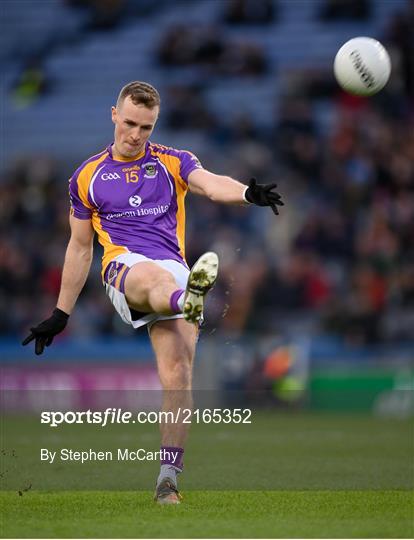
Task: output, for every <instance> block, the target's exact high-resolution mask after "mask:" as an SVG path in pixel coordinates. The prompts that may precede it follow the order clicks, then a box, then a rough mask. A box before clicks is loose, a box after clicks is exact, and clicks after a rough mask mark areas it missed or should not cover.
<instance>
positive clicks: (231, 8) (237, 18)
mask: <svg viewBox="0 0 414 540" xmlns="http://www.w3.org/2000/svg"><path fill="white" fill-rule="evenodd" d="M224 5H225V7H224V20H225V22H227V23H230V24H269V23H271V22H274V20H275V15H276V6H275V0H227V2H226V3H225V4H224Z"/></svg>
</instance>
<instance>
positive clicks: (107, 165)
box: [69, 142, 202, 270]
mask: <svg viewBox="0 0 414 540" xmlns="http://www.w3.org/2000/svg"><path fill="white" fill-rule="evenodd" d="M201 168H202V167H201V164H200V162H199V161H198V159H197V158H196V157H195V156H194V155H193V154H192V153H191V152H187V151H184V150H175V149H174V148H169V147H167V146H162V145H159V144H154V143H151V142H147V143H146V145H145V150H144V151H143V152H142V153H141V154H140V155H139V156H137V157H136V158H134V159H130V160H127V159H125V160H119V159H114V157H113V155H112V148H111V146H108V148H106V150H104V151H103V152H101V153H100V154H97V155H96V156H93V157H91V158H89V159H88V160H87V161H85V162H84V163H83V164H82V165H81V166H80V167H79V168H78V169H77V170H76V172H75V173H74V175H73V176H72V178H71V179H70V185H69V194H70V200H71V213H72V215H73V216H75V217H76V218H78V219H91V220H92V225H93V228H94V229H95V231H96V233H97V235H98V240H99V242H100V243H101V244H102V246H103V248H104V254H103V257H102V266H103V270H105V268H106V266H107V265H108V264H109V262H110V261H111V260H113V259H114V258H115V257H117V256H118V255H120V254H122V253H140V254H142V255H145V256H146V257H149V258H151V259H173V260H175V261H179V262H181V263H182V262H184V263H185V247H184V242H185V239H184V234H185V208H184V199H185V196H186V193H187V190H188V175H189V174H190V173H191V172H192V171H193V170H194V169H201Z"/></svg>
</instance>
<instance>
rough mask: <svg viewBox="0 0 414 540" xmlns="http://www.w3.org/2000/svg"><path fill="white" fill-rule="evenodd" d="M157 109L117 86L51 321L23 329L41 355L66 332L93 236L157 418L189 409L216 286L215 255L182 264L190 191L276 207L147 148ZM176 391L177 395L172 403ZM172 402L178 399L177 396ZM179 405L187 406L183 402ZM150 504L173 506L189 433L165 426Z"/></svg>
mask: <svg viewBox="0 0 414 540" xmlns="http://www.w3.org/2000/svg"><path fill="white" fill-rule="evenodd" d="M159 110H160V96H159V94H158V92H157V90H156V89H155V88H154V87H152V86H151V85H150V84H148V83H145V82H139V81H135V82H131V83H129V84H127V85H126V86H124V87H123V88H122V90H121V92H120V94H119V96H118V100H117V103H116V106H114V107H112V122H113V123H114V125H115V135H114V142H113V143H112V144H110V145H109V146H108V147H107V148H106V149H105V150H103V151H102V152H100V153H99V154H96V155H95V156H92V157H91V158H89V159H88V160H86V161H85V162H84V163H83V164H82V165H81V166H80V167H79V168H78V169H77V170H76V171H75V173H74V174H73V176H72V178H71V179H70V186H69V193H70V202H71V209H70V217H69V221H70V228H71V236H70V240H69V243H68V247H67V251H66V256H65V262H64V266H63V271H62V284H61V289H60V293H59V298H58V301H57V305H56V309H55V310H54V311H53V314H52V316H51V317H50V318H49V319H47V320H45V321H43V322H42V323H40V324H39V325H38V326H35V327H33V328H31V333H30V335H29V336H28V337H27V338H26V339H25V340H24V341H23V345H27V344H28V343H29V342H31V341H32V340H35V352H36V354H42V353H43V350H44V347H45V346H49V345H50V344H51V343H52V341H53V338H54V336H55V335H56V334H58V333H59V332H62V330H63V329H64V328H65V326H66V324H67V322H68V319H69V316H70V314H71V312H72V310H73V308H74V305H75V303H76V300H77V298H78V296H79V294H80V292H81V290H82V288H83V286H84V284H85V281H86V278H87V276H88V273H89V269H90V266H91V262H92V249H93V238H94V234H95V233H96V234H97V236H98V240H99V242H100V244H101V245H102V246H103V249H104V251H103V257H102V279H103V283H104V286H105V289H106V293H107V295H108V296H109V298H110V300H111V302H112V304H113V305H114V307H115V309H116V311H117V312H118V313H119V315H120V316H121V318H122V319H123V320H124V321H125V322H126V323H128V324H130V325H132V326H133V327H134V328H139V327H140V326H144V325H147V326H148V331H149V335H150V339H151V343H152V346H153V349H154V351H155V356H156V362H157V367H158V373H159V377H160V381H161V385H162V388H163V395H164V399H163V408H164V410H174V409H177V407H178V406H184V407H188V406H191V397H190V394H191V392H190V390H191V384H192V363H193V358H194V353H195V347H196V341H197V333H198V325H199V323H200V321H201V320H202V317H203V307H204V298H205V296H206V294H207V293H208V291H209V290H210V289H211V288H212V286H213V285H214V282H215V281H216V278H217V271H218V258H217V255H216V254H215V253H212V252H208V253H205V254H204V255H202V256H201V257H200V258H199V259H198V261H197V262H196V263H195V265H194V266H193V267H192V269H191V271H190V270H189V268H188V266H187V263H186V260H185V240H184V235H185V208H184V199H185V196H186V193H187V191H188V190H190V191H191V192H192V193H196V194H198V195H204V196H206V197H208V198H209V199H211V200H213V201H216V202H220V203H228V204H245V203H253V204H257V205H259V206H270V207H271V208H272V210H273V211H274V213H275V214H277V213H278V210H277V206H279V205H283V202H282V201H281V198H280V195H279V194H278V193H276V192H275V191H274V188H275V187H276V185H275V184H270V185H260V184H257V183H256V181H255V180H254V179H252V180H251V181H250V184H249V186H248V187H246V186H245V185H244V184H242V183H240V182H238V181H236V180H234V179H232V178H230V177H228V176H220V175H217V174H213V173H211V172H209V171H207V170H206V169H204V168H203V167H202V165H201V164H200V162H199V161H198V159H197V158H196V157H195V156H194V155H193V154H191V153H190V152H187V151H184V150H176V149H173V148H170V147H166V146H162V145H160V144H155V143H152V142H151V141H149V137H150V135H151V133H152V132H153V130H154V127H155V124H156V122H157V119H158V114H159ZM174 391H178V392H177V393H175V394H174ZM177 396H179V397H177ZM183 400H184V401H185V403H183ZM160 428H161V453H160V455H163V456H174V458H165V459H163V460H162V461H161V470H160V474H159V476H158V479H157V484H156V492H155V500H156V501H157V502H158V503H161V504H177V503H179V502H180V495H179V492H178V488H177V474H178V473H180V472H181V471H182V468H183V454H184V444H185V440H186V436H187V430H188V426H187V424H163V425H161V426H160Z"/></svg>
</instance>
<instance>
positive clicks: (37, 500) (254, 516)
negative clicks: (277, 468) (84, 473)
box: [0, 491, 414, 538]
mask: <svg viewBox="0 0 414 540" xmlns="http://www.w3.org/2000/svg"><path fill="white" fill-rule="evenodd" d="M151 496H152V494H151V493H150V492H61V493H40V492H38V493H35V492H33V493H30V494H25V495H24V496H22V497H19V496H18V495H17V494H16V493H4V492H3V493H2V494H1V496H0V501H1V509H2V515H3V524H2V536H3V537H8V538H27V537H31V538H71V537H72V538H200V537H204V538H217V537H218V538H280V537H281V538H298V537H299V538H306V537H309V538H344V537H345V538H353V537H358V538H410V537H412V536H413V535H414V525H413V504H414V500H413V496H412V494H410V493H409V492H404V491H378V492H376V491H363V492H360V491H354V492H352V491H342V492H341V491H337V492H333V491H297V492H295V491H286V492H284V491H260V492H259V491H257V492H251V491H238V492H237V491H230V492H222V491H217V492H215V491H207V492H203V491H194V492H189V493H187V494H185V499H184V501H183V503H182V504H181V505H180V506H174V507H160V506H157V505H156V504H155V503H154V502H152V500H151Z"/></svg>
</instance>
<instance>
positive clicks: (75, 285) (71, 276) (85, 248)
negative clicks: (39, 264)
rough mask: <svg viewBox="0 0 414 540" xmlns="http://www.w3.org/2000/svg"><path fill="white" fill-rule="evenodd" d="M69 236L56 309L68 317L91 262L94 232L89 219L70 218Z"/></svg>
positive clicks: (83, 283)
mask: <svg viewBox="0 0 414 540" xmlns="http://www.w3.org/2000/svg"><path fill="white" fill-rule="evenodd" d="M69 222H70V229H71V235H70V240H69V244H68V247H67V249H66V256H65V262H64V265H63V270H62V284H61V286H60V293H59V298H58V301H57V306H56V307H57V308H58V309H60V310H61V311H63V312H64V313H66V314H67V315H70V314H71V312H72V310H73V308H74V306H75V303H76V300H77V299H78V296H79V294H80V292H81V290H82V289H83V286H84V285H85V282H86V278H87V277H88V274H89V269H90V267H91V262H92V254H93V236H94V230H93V228H92V222H91V220H90V219H78V218H76V217H74V216H72V215H71V216H70V220H69Z"/></svg>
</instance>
